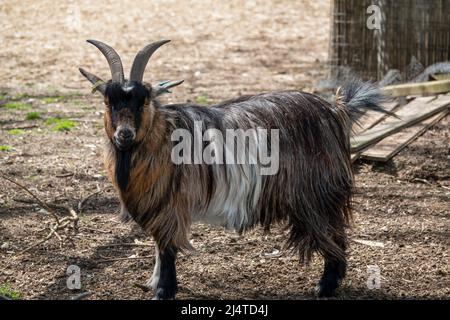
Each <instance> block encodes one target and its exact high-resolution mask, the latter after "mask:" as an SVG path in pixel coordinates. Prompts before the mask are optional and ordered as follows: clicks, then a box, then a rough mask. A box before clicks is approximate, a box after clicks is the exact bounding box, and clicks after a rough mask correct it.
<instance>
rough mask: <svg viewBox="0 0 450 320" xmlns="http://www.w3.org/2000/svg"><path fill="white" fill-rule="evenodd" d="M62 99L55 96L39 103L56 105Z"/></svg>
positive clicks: (62, 97)
mask: <svg viewBox="0 0 450 320" xmlns="http://www.w3.org/2000/svg"><path fill="white" fill-rule="evenodd" d="M62 99H64V96H55V97H46V98H44V99H42V100H41V101H42V102H43V103H56V102H59V101H60V100H62Z"/></svg>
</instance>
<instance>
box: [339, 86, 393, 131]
mask: <svg viewBox="0 0 450 320" xmlns="http://www.w3.org/2000/svg"><path fill="white" fill-rule="evenodd" d="M388 101H390V98H389V97H387V96H385V95H383V94H382V93H381V90H380V88H379V87H378V86H377V85H375V84H373V83H371V82H364V81H362V80H360V79H358V78H352V79H350V80H348V81H347V82H346V83H345V84H344V85H343V86H342V87H339V88H338V89H337V92H336V105H338V106H340V107H343V108H344V109H345V110H346V112H347V114H348V115H349V117H350V120H351V122H352V123H353V122H358V120H359V119H360V117H361V116H362V115H363V114H364V112H365V111H376V112H381V113H384V114H387V115H394V114H393V113H392V112H390V111H388V110H386V109H384V108H383V107H382V103H384V102H388ZM394 116H395V115H394Z"/></svg>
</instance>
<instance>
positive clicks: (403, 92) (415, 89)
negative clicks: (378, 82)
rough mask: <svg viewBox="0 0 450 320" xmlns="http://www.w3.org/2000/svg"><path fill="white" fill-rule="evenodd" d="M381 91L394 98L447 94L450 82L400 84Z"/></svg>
mask: <svg viewBox="0 0 450 320" xmlns="http://www.w3.org/2000/svg"><path fill="white" fill-rule="evenodd" d="M381 91H382V92H383V93H384V94H386V95H390V96H393V97H400V96H410V95H422V96H424V95H430V94H437V93H446V92H450V80H438V81H428V82H421V83H405V84H398V85H392V86H386V87H383V88H381Z"/></svg>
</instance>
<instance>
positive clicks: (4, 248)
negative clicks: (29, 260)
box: [0, 242, 9, 250]
mask: <svg viewBox="0 0 450 320" xmlns="http://www.w3.org/2000/svg"><path fill="white" fill-rule="evenodd" d="M0 249H2V250H6V249H9V242H4V243H2V245H1V246H0Z"/></svg>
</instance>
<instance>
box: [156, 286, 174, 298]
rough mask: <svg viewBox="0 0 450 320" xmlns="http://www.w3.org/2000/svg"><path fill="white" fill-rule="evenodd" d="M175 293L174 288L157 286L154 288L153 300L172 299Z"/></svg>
mask: <svg viewBox="0 0 450 320" xmlns="http://www.w3.org/2000/svg"><path fill="white" fill-rule="evenodd" d="M176 293H177V289H176V288H170V287H159V288H157V289H156V295H155V297H154V298H153V300H174V299H175V294H176Z"/></svg>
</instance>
